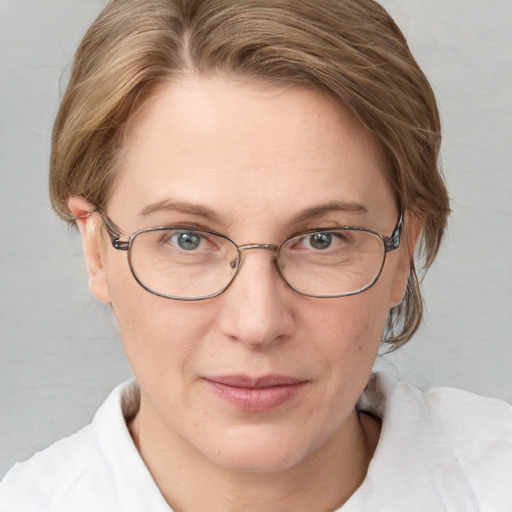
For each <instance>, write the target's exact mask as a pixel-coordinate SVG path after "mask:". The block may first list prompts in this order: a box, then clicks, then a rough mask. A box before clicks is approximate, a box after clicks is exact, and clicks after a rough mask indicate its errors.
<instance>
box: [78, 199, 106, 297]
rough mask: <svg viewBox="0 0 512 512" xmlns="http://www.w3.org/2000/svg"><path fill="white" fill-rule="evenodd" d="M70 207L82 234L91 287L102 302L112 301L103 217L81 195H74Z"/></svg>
mask: <svg viewBox="0 0 512 512" xmlns="http://www.w3.org/2000/svg"><path fill="white" fill-rule="evenodd" d="M68 207H69V209H70V211H71V213H72V215H73V217H74V218H75V221H76V224H77V226H78V229H79V231H80V234H81V235H82V244H83V249H84V255H85V261H86V263H87V271H88V273H89V289H90V290H91V293H92V294H93V295H94V296H95V297H96V298H97V299H98V300H101V301H102V302H107V303H110V293H109V287H108V283H107V275H106V270H105V265H104V261H105V257H104V245H103V240H102V237H101V225H100V224H99V223H100V222H101V219H100V217H99V215H94V214H93V212H94V205H93V204H92V203H90V202H89V201H87V199H85V198H83V197H80V196H73V197H71V198H70V199H69V201H68Z"/></svg>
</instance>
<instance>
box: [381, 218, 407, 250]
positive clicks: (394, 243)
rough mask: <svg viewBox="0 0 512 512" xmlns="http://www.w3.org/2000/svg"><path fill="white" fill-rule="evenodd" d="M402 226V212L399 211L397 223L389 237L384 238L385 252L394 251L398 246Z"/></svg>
mask: <svg viewBox="0 0 512 512" xmlns="http://www.w3.org/2000/svg"><path fill="white" fill-rule="evenodd" d="M403 228H404V212H403V210H402V211H400V218H399V219H398V223H397V225H396V226H395V229H394V230H393V233H391V236H390V237H389V238H384V245H385V247H386V252H391V251H394V250H395V249H398V248H399V247H400V238H401V236H402V230H403Z"/></svg>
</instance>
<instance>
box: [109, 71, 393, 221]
mask: <svg viewBox="0 0 512 512" xmlns="http://www.w3.org/2000/svg"><path fill="white" fill-rule="evenodd" d="M169 199H171V200H175V201H180V202H187V203H192V204H198V205H201V206H205V207H208V208H209V209H212V210H215V211H216V212H218V213H219V215H220V216H223V215H225V216H231V217H233V218H234V217H237V216H238V218H240V217H243V216H244V215H246V216H251V215H259V216H261V215H263V217H265V216H270V215H272V216H273V217H274V218H275V219H277V220H280V219H284V218H285V217H286V216H290V215H293V213H294V212H295V211H299V210H304V209H307V208H312V207H315V206H316V205H317V204H323V203H326V202H329V201H331V202H332V201H346V202H351V203H360V204H362V205H364V206H365V207H366V209H367V210H368V211H369V212H370V214H373V212H376V213H378V211H379V210H380V209H382V207H383V206H386V205H387V206H389V204H391V206H392V205H393V198H392V193H391V191H390V187H389V186H388V184H387V183H386V181H385V178H384V175H383V172H382V162H381V158H380V154H379V151H378V149H377V146H376V144H375V142H374V140H373V138H372V136H371V135H370V133H369V132H368V130H367V129H365V128H364V127H363V126H362V125H361V124H360V123H359V122H358V121H357V120H356V119H355V117H354V116H353V115H351V114H350V113H348V112H347V111H346V110H344V109H343V108H341V107H340V106H339V105H337V104H336V103H335V102H334V101H333V100H332V99H331V98H329V97H328V96H327V95H323V94H321V93H319V92H318V91H314V90H311V89H307V88H305V87H298V86H289V85H268V84H261V83H259V84H258V83H247V82H240V81H235V80H232V79H229V78H226V77H210V78H197V77H187V78H184V79H182V80H180V81H177V82H176V81H175V82H172V83H168V84H166V85H165V86H164V87H161V88H160V89H159V90H158V91H157V92H156V93H155V94H154V96H153V97H152V98H151V99H150V101H149V102H148V103H147V104H146V105H145V106H144V107H143V109H142V110H141V111H140V112H139V113H138V114H137V116H136V117H135V118H134V119H133V120H132V121H131V123H130V125H129V126H128V128H127V131H126V138H125V144H124V150H123V152H122V161H121V171H120V175H119V178H118V181H117V184H116V187H115V190H114V193H113V196H112V199H111V203H112V205H113V207H115V205H118V206H119V207H120V208H122V209H123V210H124V211H128V212H131V214H137V212H138V211H140V209H144V208H146V210H147V207H148V205H151V204H155V203H158V202H162V201H166V200H169ZM393 215H394V214H393Z"/></svg>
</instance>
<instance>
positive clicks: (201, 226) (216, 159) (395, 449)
mask: <svg viewBox="0 0 512 512" xmlns="http://www.w3.org/2000/svg"><path fill="white" fill-rule="evenodd" d="M439 144H440V128H439V117H438V112H437V107H436V103H435V99H434V96H433V93H432V90H431V88H430V86H429V84H428V82H427V80H426V78H425V76H424V75H423V73H422V72H421V70H420V69H419V68H418V66H417V64H416V63H415V61H414V59H413V57H412V56H411V54H410V52H409V49H408V47H407V44H406V42H405V40H404V38H403V35H402V34H401V33H400V31H399V30H398V28H397V27H396V25H395V24H394V23H393V21H392V20H391V19H390V18H389V16H388V15H387V13H386V12H385V11H384V10H383V9H382V8H381V7H380V6H379V5H377V4H376V3H374V2H373V1H371V0H358V1H355V0H354V1H345V2H339V1H334V0H322V1H321V2H318V1H315V2H302V1H301V2H289V1H286V0H279V1H272V2H269V1H265V0H259V1H250V2H248V1H244V2H235V1H232V0H231V1H221V0H218V1H208V0H202V1H185V0H184V1H171V0H165V1H164V0H151V1H147V0H145V1H142V0H139V1H137V0H114V1H112V2H110V3H109V5H108V6H107V7H106V8H105V10H104V11H103V13H102V14H101V15H100V17H99V18H98V19H97V20H96V22H95V23H94V24H93V25H92V27H91V28H90V30H89V31H88V33H87V34H86V36H85V37H84V40H83V41H82V44H81V46H80V48H79V50H78V52H77V55H76V58H75V66H74V70H73V74H72V77H71V81H70V84H69V86H68V89H67V92H66V94H65V96H64V98H63V101H62V104H61V108H60V111H59V115H58V117H57V120H56V123H55V128H54V138H53V147H52V163H51V177H50V189H51V197H52V202H53V205H54V208H55V210H56V211H57V212H58V213H59V214H60V215H61V216H62V217H63V218H64V219H66V220H68V221H69V222H71V223H73V224H76V225H77V227H78V229H79V230H80V233H81V235H82V239H83V246H84V253H85V258H86V262H87V268H88V272H89V283H90V288H91V291H92V293H93V295H94V296H95V297H96V298H97V299H99V300H100V301H103V302H105V303H108V304H110V305H111V307H112V309H113V312H114V314H115V317H116V320H117V323H118V327H119V331H120V334H121V338H122V340H123V345H124V348H125V351H126V354H127V357H128V360H129V361H130V364H131V367H132V369H133V373H134V375H135V379H136V381H134V382H131V383H127V384H124V385H122V386H120V387H118V388H116V390H114V391H113V393H112V395H111V396H110V397H109V398H108V399H107V401H106V402H105V404H104V405H103V406H102V407H101V408H100V410H99V411H98V413H97V415H96V417H95V419H94V421H93V423H92V424H91V425H89V426H88V427H86V428H85V429H83V430H82V431H80V432H79V433H77V434H75V435H74V436H72V437H70V438H67V439H65V440H63V441H60V442H59V443H57V444H55V445H54V446H52V447H50V448H49V449H48V450H46V451H45V452H42V453H40V454H37V455H36V456H34V457H33V458H32V459H30V460H29V461H28V462H26V463H24V464H21V465H18V466H16V467H15V468H13V470H11V472H10V473H9V474H8V475H7V476H6V477H5V479H4V480H3V481H2V484H1V487H0V496H1V497H0V505H1V506H0V508H1V509H2V510H3V509H6V510H41V509H43V510H44V509H48V510H95V511H96V510H171V509H172V510H174V511H176V512H177V511H185V512H192V511H197V510H209V511H215V510H223V511H229V510H287V511H288V510H293V511H302V510H308V511H309V510H315V511H316V510H318V511H328V510H329V511H330V510H343V511H345V510H349V511H350V510H395V511H396V510H429V511H431V510H508V509H510V507H511V506H512V496H511V494H510V490H509V489H508V485H507V483H508V482H509V481H510V478H511V476H512V474H511V460H512V433H511V421H512V411H511V408H510V406H508V405H507V404H504V403H501V402H498V401H492V400H487V399H481V398H478V397H475V396H472V395H469V394H467V393H464V392H461V391H456V390H432V391H431V392H429V393H426V394H422V393H420V392H419V391H417V390H415V389H414V388H413V387H411V386H409V385H407V384H404V383H398V382H396V381H394V380H393V379H391V378H389V377H386V376H385V375H373V376H372V375H371V370H372V366H373V363H374V360H375V357H376V354H377V350H378V347H379V345H380V343H381V341H382V340H383V339H384V340H385V341H386V342H387V343H390V344H392V345H393V346H396V347H398V346H399V345H401V344H403V343H405V342H406V341H407V340H408V339H409V338H410V337H411V336H412V334H413V333H414V332H415V330H416V329H417V327H418V325H419V323H420V320H421V297H420V294H419V287H418V281H417V278H416V273H415V259H417V258H420V259H422V260H423V263H424V264H425V266H427V267H428V266H429V265H430V264H431V262H432V261H433V259H434V258H435V255H436V252H437V249H438V247H439V243H440V241H441V238H442V234H443V230H444V226H445V223H446V217H447V214H448V211H449V206H448V198H447V193H446V190H445V186H444V184H443V180H442V178H441V175H440V172H439V170H438V168H437V157H438V152H439ZM415 249H417V250H416V251H415ZM482 424H483V425H484V426H482Z"/></svg>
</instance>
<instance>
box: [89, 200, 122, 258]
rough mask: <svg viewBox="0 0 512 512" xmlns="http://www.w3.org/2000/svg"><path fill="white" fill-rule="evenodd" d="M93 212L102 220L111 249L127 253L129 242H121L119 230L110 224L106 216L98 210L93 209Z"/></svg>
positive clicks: (112, 223) (113, 224)
mask: <svg viewBox="0 0 512 512" xmlns="http://www.w3.org/2000/svg"><path fill="white" fill-rule="evenodd" d="M94 211H96V212H98V213H99V214H100V215H101V219H102V220H103V224H105V228H106V230H107V233H108V234H109V237H110V242H111V243H112V247H114V249H117V250H118V251H127V250H128V249H129V247H130V243H129V242H123V241H121V240H120V239H119V238H120V236H121V235H120V233H121V229H119V227H118V226H117V225H116V224H115V223H114V222H112V221H111V220H110V219H109V218H108V216H107V215H106V214H105V213H103V211H101V210H100V209H99V208H97V209H95V210H94Z"/></svg>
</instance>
